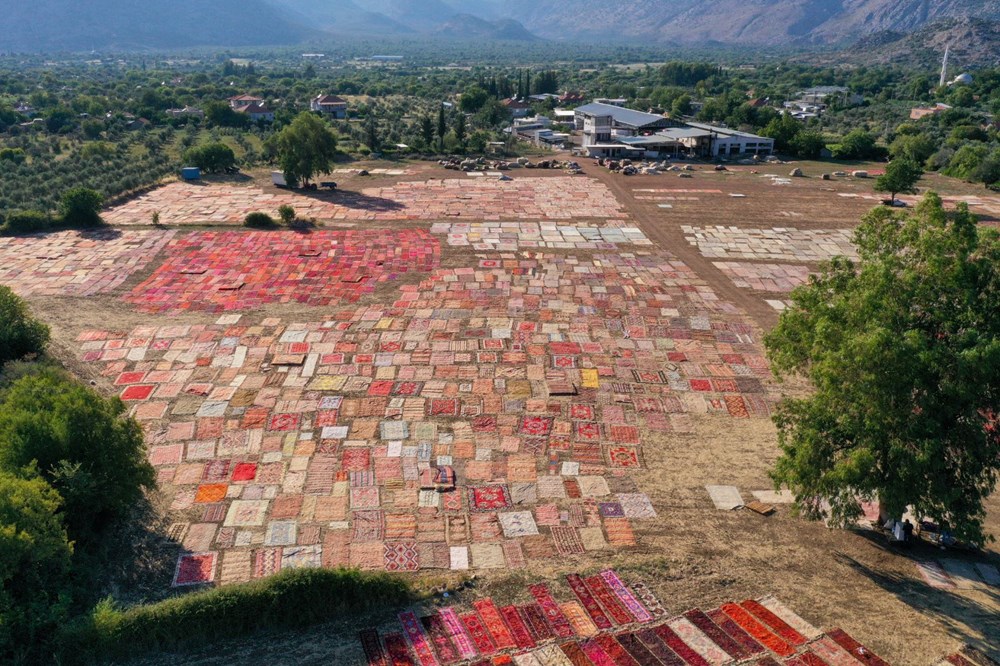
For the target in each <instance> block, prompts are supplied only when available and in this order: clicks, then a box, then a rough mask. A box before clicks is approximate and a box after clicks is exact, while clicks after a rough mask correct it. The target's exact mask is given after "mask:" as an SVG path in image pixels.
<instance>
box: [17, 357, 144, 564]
mask: <svg viewBox="0 0 1000 666" xmlns="http://www.w3.org/2000/svg"><path fill="white" fill-rule="evenodd" d="M125 411H126V407H125V405H124V404H123V403H122V401H121V400H119V399H118V398H112V399H110V400H106V399H104V398H102V397H101V396H100V395H98V394H97V393H95V392H94V391H92V390H91V389H90V388H88V387H86V386H83V385H82V384H80V383H79V382H77V381H76V380H74V379H73V378H71V377H69V376H68V375H67V374H66V373H64V372H62V371H60V370H57V369H53V368H42V369H40V370H38V371H37V372H35V373H33V374H28V375H25V376H23V377H21V378H19V379H17V380H16V381H14V383H12V384H11V385H10V387H9V388H7V389H6V390H5V391H4V392H3V393H2V394H0V470H3V471H7V472H10V473H12V474H16V475H18V476H21V477H23V478H30V477H32V476H35V475H36V474H38V475H41V477H42V478H44V479H45V480H46V481H47V482H48V483H49V484H51V485H52V487H53V488H55V489H56V491H58V492H59V494H60V495H61V496H62V498H63V501H64V503H65V505H64V506H65V519H66V527H67V531H68V533H69V535H70V537H71V538H72V539H73V540H74V541H76V542H81V543H85V544H88V545H93V544H94V543H95V542H96V541H97V540H99V538H100V536H101V534H103V532H104V529H105V528H106V527H107V526H108V525H110V524H112V523H114V522H115V521H117V520H118V519H120V518H122V517H123V516H124V515H125V514H126V513H127V512H128V511H129V510H130V509H131V508H132V507H133V506H134V504H135V503H136V502H137V501H138V500H140V499H141V498H142V494H143V490H144V489H147V488H153V487H154V486H155V476H154V473H153V468H152V467H151V466H150V464H149V462H148V461H147V460H146V447H145V445H144V444H143V438H142V429H141V428H140V426H139V424H138V423H137V422H136V421H135V420H134V419H131V418H124V414H125Z"/></svg>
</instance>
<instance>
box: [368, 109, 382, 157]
mask: <svg viewBox="0 0 1000 666" xmlns="http://www.w3.org/2000/svg"><path fill="white" fill-rule="evenodd" d="M365 143H366V144H367V145H368V150H370V151H371V152H373V153H377V152H378V151H379V150H380V149H381V148H382V136H381V132H380V131H379V123H378V118H376V117H375V113H374V112H372V111H369V112H368V117H367V118H365Z"/></svg>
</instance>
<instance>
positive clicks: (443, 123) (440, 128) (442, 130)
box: [437, 104, 448, 150]
mask: <svg viewBox="0 0 1000 666" xmlns="http://www.w3.org/2000/svg"><path fill="white" fill-rule="evenodd" d="M447 133H448V119H447V118H445V115H444V105H443V104H442V105H441V106H440V107H438V123H437V135H438V147H439V149H440V150H444V135H445V134H447Z"/></svg>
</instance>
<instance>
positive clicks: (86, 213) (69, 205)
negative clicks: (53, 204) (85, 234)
mask: <svg viewBox="0 0 1000 666" xmlns="http://www.w3.org/2000/svg"><path fill="white" fill-rule="evenodd" d="M103 204H104V197H102V196H101V195H100V194H99V193H97V192H95V191H94V190H91V189H89V188H86V187H74V188H73V189H71V190H69V191H68V192H66V193H65V194H64V195H63V197H62V203H61V206H60V212H61V213H62V217H63V223H65V224H67V225H69V226H73V227H94V226H97V225H99V224H102V220H101V206H102V205H103Z"/></svg>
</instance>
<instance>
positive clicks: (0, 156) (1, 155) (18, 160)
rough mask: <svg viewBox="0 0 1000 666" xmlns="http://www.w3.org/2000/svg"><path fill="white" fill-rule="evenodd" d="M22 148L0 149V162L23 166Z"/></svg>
mask: <svg viewBox="0 0 1000 666" xmlns="http://www.w3.org/2000/svg"><path fill="white" fill-rule="evenodd" d="M24 160H25V155H24V148H0V161H2V162H10V163H12V164H18V165H19V164H24Z"/></svg>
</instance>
